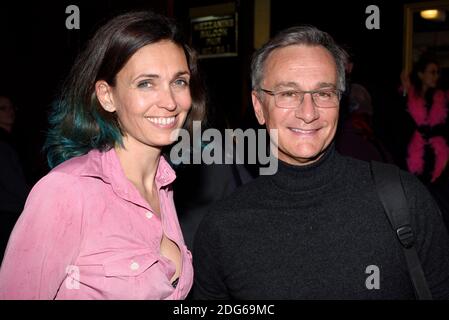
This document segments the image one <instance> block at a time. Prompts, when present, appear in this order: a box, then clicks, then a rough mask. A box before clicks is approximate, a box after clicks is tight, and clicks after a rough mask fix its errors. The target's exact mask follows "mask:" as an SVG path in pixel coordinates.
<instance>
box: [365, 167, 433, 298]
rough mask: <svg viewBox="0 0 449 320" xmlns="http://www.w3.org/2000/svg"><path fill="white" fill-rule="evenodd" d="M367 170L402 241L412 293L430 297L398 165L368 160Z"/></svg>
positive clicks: (418, 296) (420, 296)
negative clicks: (369, 167) (369, 161)
mask: <svg viewBox="0 0 449 320" xmlns="http://www.w3.org/2000/svg"><path fill="white" fill-rule="evenodd" d="M371 174H372V176H373V179H374V183H375V185H376V190H377V194H378V195H379V198H380V201H381V202H382V205H383V207H384V209H385V213H386V214H387V217H388V220H390V224H391V226H392V228H393V230H394V231H395V232H396V235H397V237H398V239H399V242H400V243H401V245H402V249H403V251H404V255H405V260H406V262H407V267H408V271H409V274H410V278H411V280H412V283H413V287H414V289H415V296H416V298H417V299H419V300H431V299H432V294H431V293H430V289H429V286H428V284H427V280H426V277H425V275H424V271H423V269H422V266H421V262H420V260H419V257H418V253H417V252H416V247H415V234H414V232H413V229H412V226H411V223H410V212H409V209H408V205H407V200H406V198H405V194H404V189H403V187H402V183H401V178H400V175H399V168H398V167H396V166H393V165H390V164H385V163H381V162H376V161H371Z"/></svg>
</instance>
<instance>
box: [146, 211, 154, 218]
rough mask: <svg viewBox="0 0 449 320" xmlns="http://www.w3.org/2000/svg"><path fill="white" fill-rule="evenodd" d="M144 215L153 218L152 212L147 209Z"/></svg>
mask: <svg viewBox="0 0 449 320" xmlns="http://www.w3.org/2000/svg"><path fill="white" fill-rule="evenodd" d="M145 215H146V216H147V218H148V219H151V218H153V213H152V212H151V211H147V213H146V214H145Z"/></svg>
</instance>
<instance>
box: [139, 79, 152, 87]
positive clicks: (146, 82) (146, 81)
mask: <svg viewBox="0 0 449 320" xmlns="http://www.w3.org/2000/svg"><path fill="white" fill-rule="evenodd" d="M152 86H153V84H152V83H151V82H150V81H148V80H145V81H141V82H139V83H138V84H137V87H138V88H151V87H152Z"/></svg>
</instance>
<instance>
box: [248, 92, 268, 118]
mask: <svg viewBox="0 0 449 320" xmlns="http://www.w3.org/2000/svg"><path fill="white" fill-rule="evenodd" d="M251 98H252V100H253V108H254V113H255V114H256V118H257V121H258V122H259V124H260V125H263V124H265V116H264V114H263V105H262V102H261V101H260V99H259V96H258V94H257V92H256V91H254V90H253V91H252V92H251Z"/></svg>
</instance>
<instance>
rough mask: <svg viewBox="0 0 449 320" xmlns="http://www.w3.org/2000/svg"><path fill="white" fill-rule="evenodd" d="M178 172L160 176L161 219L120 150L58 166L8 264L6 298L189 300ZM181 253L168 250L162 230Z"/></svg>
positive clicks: (2, 286) (21, 228) (36, 193)
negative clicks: (170, 254) (173, 257)
mask: <svg viewBox="0 0 449 320" xmlns="http://www.w3.org/2000/svg"><path fill="white" fill-rule="evenodd" d="M175 177H176V176H175V173H174V171H173V169H172V168H171V167H170V165H169V164H168V163H167V162H166V160H165V159H164V157H161V158H160V161H159V166H158V169H157V173H156V185H157V187H158V189H159V198H160V199H159V201H160V212H161V219H159V218H158V217H157V216H156V215H154V214H153V210H152V209H151V208H150V206H149V205H148V203H147V201H145V200H144V198H143V197H142V196H141V195H140V193H139V192H138V190H137V189H136V188H135V187H134V185H133V184H132V183H131V182H130V181H129V180H128V179H127V178H126V177H125V174H124V172H123V170H122V168H121V165H120V162H119V159H118V157H117V154H116V152H115V150H114V149H111V150H109V151H107V152H100V151H98V150H92V151H90V152H89V153H88V154H87V155H84V156H80V157H76V158H72V159H70V160H67V161H65V162H64V163H62V164H61V165H59V166H58V167H56V168H54V169H53V170H52V171H51V172H50V173H49V174H48V175H46V176H45V177H44V178H42V179H41V180H40V181H39V182H38V183H37V184H36V185H35V186H34V188H33V190H32V191H31V193H30V195H29V196H28V199H27V202H26V204H25V209H24V211H23V212H22V214H21V216H20V218H19V220H18V222H17V224H16V226H15V227H14V230H13V232H12V234H11V237H10V239H9V242H8V247H7V249H6V252H5V257H4V259H3V263H2V266H1V269H0V298H1V299H184V298H185V297H186V296H187V294H188V292H189V290H190V289H191V287H192V281H193V268H192V257H191V254H190V252H189V250H188V249H187V247H186V246H185V244H184V239H183V237H182V233H181V228H180V226H179V222H178V218H177V215H176V210H175V206H174V203H173V193H172V190H171V183H172V182H173V180H174V179H175ZM163 232H164V233H165V235H166V236H167V237H168V238H170V239H171V240H172V241H174V242H175V243H176V244H177V245H178V247H179V248H180V250H181V256H182V269H181V274H180V277H179V282H178V284H177V286H176V288H173V286H172V284H171V283H170V279H171V278H172V276H173V275H174V273H175V265H174V263H173V262H172V261H170V260H169V259H167V258H165V257H164V256H162V255H161V254H160V242H161V238H162V233H163Z"/></svg>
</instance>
